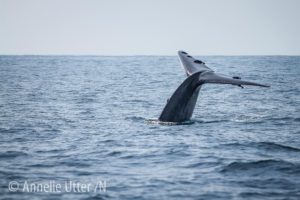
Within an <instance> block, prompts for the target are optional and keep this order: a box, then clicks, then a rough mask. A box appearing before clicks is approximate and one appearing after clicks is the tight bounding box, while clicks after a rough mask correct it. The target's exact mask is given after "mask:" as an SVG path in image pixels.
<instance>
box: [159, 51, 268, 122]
mask: <svg viewBox="0 0 300 200" xmlns="http://www.w3.org/2000/svg"><path fill="white" fill-rule="evenodd" d="M178 56H179V59H180V62H181V64H182V65H183V67H184V69H185V72H186V75H187V78H186V79H185V80H184V81H183V83H182V84H181V85H180V86H179V87H178V88H177V89H176V91H175V92H174V93H173V95H172V96H171V98H170V99H169V100H168V101H167V104H166V106H165V107H164V109H163V111H162V113H161V115H160V117H159V120H160V121H163V122H184V121H187V120H189V119H190V118H191V116H192V114H193V111H194V108H195V105H196V102H197V98H198V94H199V91H200V89H201V86H202V85H203V84H207V83H215V84H231V85H237V86H239V87H242V88H243V85H251V86H259V87H270V86H268V85H263V84H259V83H254V82H250V81H243V80H241V78H240V77H232V78H228V77H224V76H221V75H218V74H216V73H215V72H214V71H213V70H211V69H210V68H209V67H207V66H206V64H205V63H204V62H202V61H200V60H196V59H194V58H193V57H192V56H190V55H188V54H187V53H186V52H184V51H179V52H178Z"/></svg>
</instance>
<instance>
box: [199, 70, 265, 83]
mask: <svg viewBox="0 0 300 200" xmlns="http://www.w3.org/2000/svg"><path fill="white" fill-rule="evenodd" d="M199 81H200V83H202V84H204V83H216V84H231V85H237V86H240V87H242V85H252V86H260V87H270V86H268V85H263V84H259V83H254V82H250V81H242V80H241V78H239V77H233V78H227V77H224V76H221V75H218V74H216V73H214V72H205V73H203V75H201V76H200V78H199Z"/></svg>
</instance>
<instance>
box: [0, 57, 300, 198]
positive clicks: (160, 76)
mask: <svg viewBox="0 0 300 200" xmlns="http://www.w3.org/2000/svg"><path fill="white" fill-rule="evenodd" d="M195 57H197V58H198V59H201V60H203V61H204V62H206V64H207V66H208V67H210V68H212V69H213V70H215V71H216V72H218V73H221V74H224V75H228V76H240V77H242V79H244V80H250V81H255V82H259V83H262V84H268V85H271V87H270V88H260V87H251V86H249V87H245V88H244V89H242V88H239V87H236V86H232V85H213V84H207V85H204V86H203V88H202V89H201V91H200V95H199V98H198V102H197V105H196V108H195V111H194V115H193V117H192V119H191V121H190V122H188V123H185V124H182V125H174V126H170V125H162V124H159V123H157V121H156V119H157V118H158V117H159V115H160V113H161V111H162V109H163V108H164V106H165V104H166V102H167V99H168V98H170V96H171V95H172V93H173V92H174V91H175V89H176V88H177V87H178V86H179V85H180V83H181V82H182V81H183V80H184V79H185V78H186V75H185V73H184V70H183V68H182V67H181V66H180V65H179V61H178V58H177V57H176V56H117V57H113V56H107V57H105V56H0V133H1V134H0V197H1V198H3V199H6V198H11V199H58V198H63V199H93V198H94V199H128V200H129V199H272V200H273V199H300V126H299V125H300V106H299V104H300V95H299V94H300V83H299V80H300V57H297V56H195ZM69 182H73V183H76V184H78V185H79V186H78V187H80V186H82V185H84V184H90V186H91V187H92V188H90V190H89V191H86V190H83V189H82V188H76V187H77V186H76V187H74V188H73V189H69V190H66V188H64V187H65V185H64V184H66V183H69ZM99 183H101V184H100V186H101V187H98V188H97V187H96V186H97V185H98V186H99ZM37 184H40V185H47V184H48V186H49V185H50V187H53V185H61V186H62V187H63V188H61V189H58V190H54V189H53V188H52V191H49V190H48V191H45V190H46V189H45V188H42V189H41V190H39V191H36V190H34V189H36V188H34V186H35V185H37ZM24 185H25V186H24ZM51 185H52V186H51ZM27 186H30V187H32V188H29V187H27ZM76 189H77V190H76ZM80 189H81V190H80Z"/></svg>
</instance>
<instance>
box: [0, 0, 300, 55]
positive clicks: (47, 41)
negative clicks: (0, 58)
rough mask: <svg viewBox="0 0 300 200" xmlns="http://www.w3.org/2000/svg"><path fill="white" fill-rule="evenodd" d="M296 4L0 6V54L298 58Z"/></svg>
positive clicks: (247, 0) (6, 1) (21, 1)
mask: <svg viewBox="0 0 300 200" xmlns="http://www.w3.org/2000/svg"><path fill="white" fill-rule="evenodd" d="M299 10H300V0H148V1H146V0H0V54H5V55H6V54H17V55H27V54H29V55H48V54H51V55H53V54H54V55H61V54H64V55H176V53H177V51H178V50H185V51H188V52H189V53H191V54H194V55H300V11H299Z"/></svg>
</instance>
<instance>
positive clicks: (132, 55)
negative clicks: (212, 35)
mask: <svg viewBox="0 0 300 200" xmlns="http://www.w3.org/2000/svg"><path fill="white" fill-rule="evenodd" d="M0 56H74V57H75V56H103V57H125V56H126V57H135V56H149V57H150V56H153V57H154V56H170V57H171V56H177V53H175V54H0ZM194 56H300V54H202V55H201V54H198V55H197V54H194Z"/></svg>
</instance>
